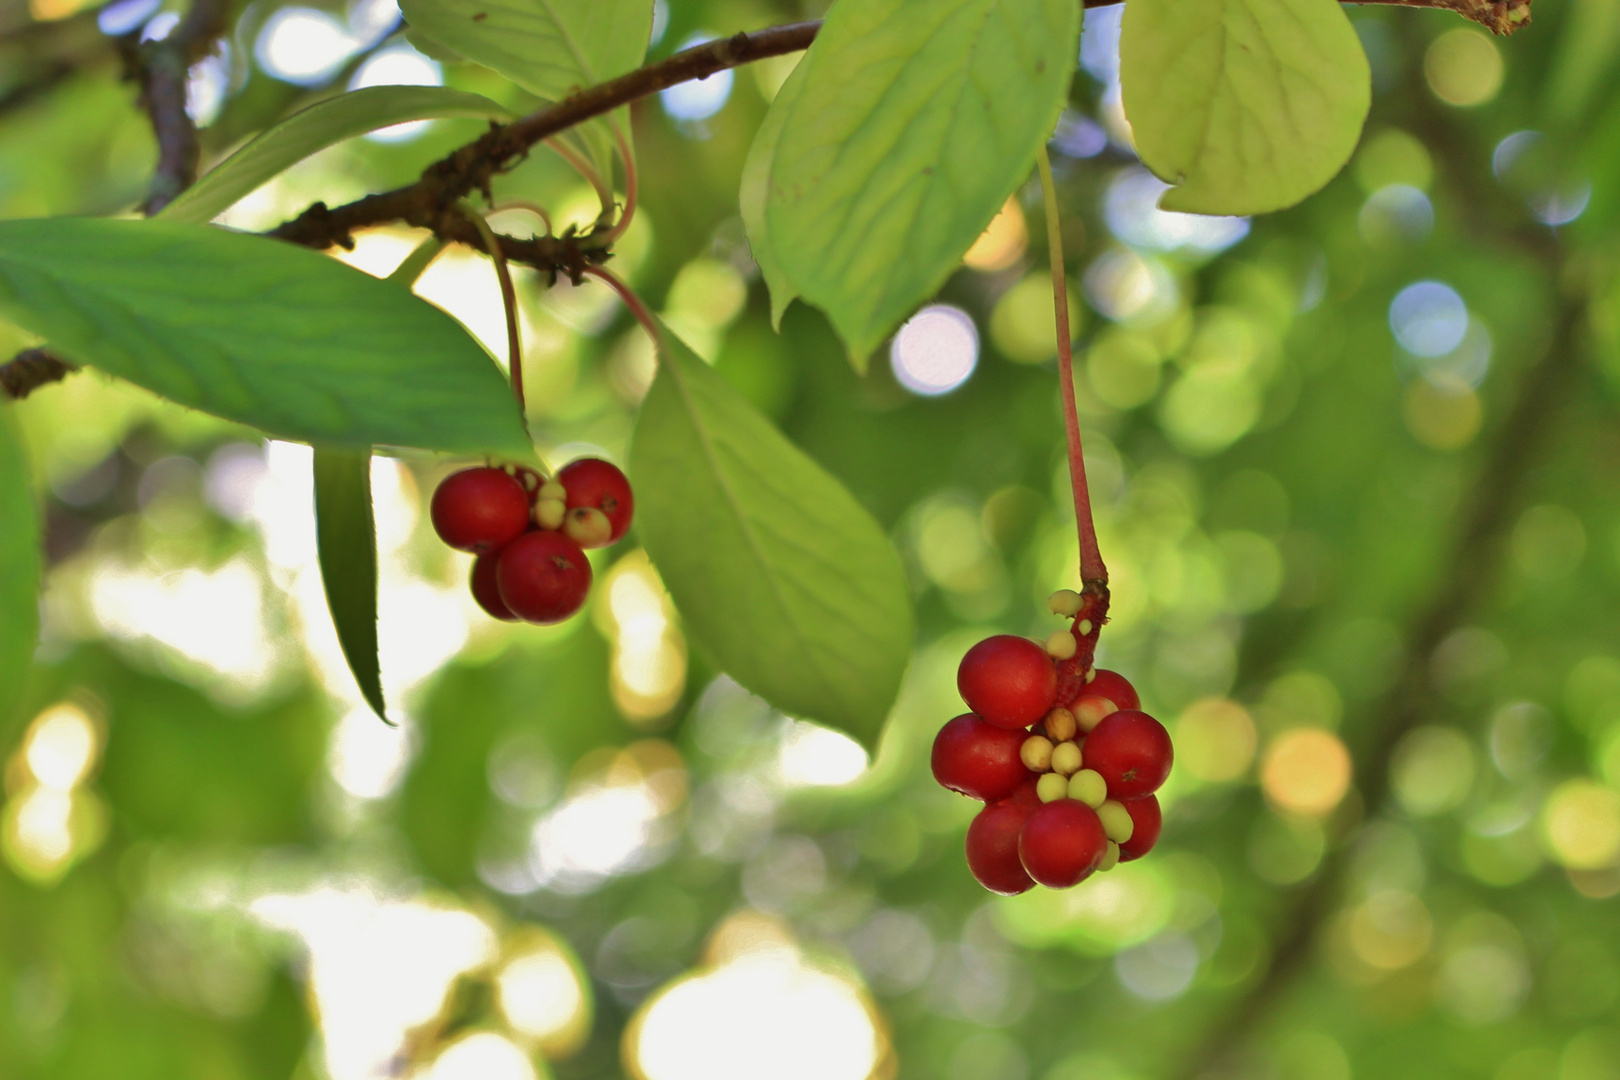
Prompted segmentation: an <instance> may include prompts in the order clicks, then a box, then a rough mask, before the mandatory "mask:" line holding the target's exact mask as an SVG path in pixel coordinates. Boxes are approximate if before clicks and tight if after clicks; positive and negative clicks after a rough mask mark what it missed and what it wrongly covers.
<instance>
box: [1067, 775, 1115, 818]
mask: <svg viewBox="0 0 1620 1080" xmlns="http://www.w3.org/2000/svg"><path fill="white" fill-rule="evenodd" d="M1069 798H1071V799H1074V800H1076V801H1077V802H1083V803H1085V804H1086V805H1087V806H1089V807H1091V808H1092V809H1093V810H1095V809H1097V807H1099V806H1101V805H1102V804H1103V803H1105V802H1107V801H1108V781H1106V780H1104V779H1103V778H1102V773H1100V772H1097V771H1096V770H1095V769H1081V770H1080V771H1079V772H1077V773H1075V774H1074V775H1073V776H1071V777H1069Z"/></svg>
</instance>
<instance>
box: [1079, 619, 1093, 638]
mask: <svg viewBox="0 0 1620 1080" xmlns="http://www.w3.org/2000/svg"><path fill="white" fill-rule="evenodd" d="M1075 629H1077V630H1079V631H1080V636H1081V637H1085V636H1086V635H1087V634H1089V633H1091V620H1090V619H1081V620H1080V623H1079V625H1078V626H1076V627H1075Z"/></svg>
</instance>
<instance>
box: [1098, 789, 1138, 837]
mask: <svg viewBox="0 0 1620 1080" xmlns="http://www.w3.org/2000/svg"><path fill="white" fill-rule="evenodd" d="M1097 817H1099V818H1100V819H1102V827H1103V832H1105V833H1107V834H1108V839H1110V840H1112V841H1113V842H1114V843H1116V844H1123V843H1125V842H1126V841H1127V840H1129V839H1130V838H1131V834H1132V833H1134V832H1135V831H1136V822H1135V821H1133V820H1131V812H1130V811H1129V810H1127V809H1125V806H1124V804H1122V803H1117V802H1115V801H1114V800H1113V799H1109V800H1108V801H1107V802H1105V803H1103V804H1102V805H1101V806H1099V807H1097Z"/></svg>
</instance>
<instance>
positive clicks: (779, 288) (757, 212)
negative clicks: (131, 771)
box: [737, 55, 810, 330]
mask: <svg viewBox="0 0 1620 1080" xmlns="http://www.w3.org/2000/svg"><path fill="white" fill-rule="evenodd" d="M809 74H810V57H809V56H808V55H806V56H804V57H803V58H801V59H800V60H799V63H798V65H797V66H796V67H794V69H793V72H792V74H790V75H789V76H788V77H787V81H786V82H784V83H783V84H782V86H781V88H780V89H778V90H777V91H776V98H775V100H773V101H772V103H771V108H770V109H769V111H767V112H766V113H765V119H764V120H762V121H760V124H759V130H758V131H756V132H755V133H754V141H753V144H752V145H751V146H749V148H748V158H747V160H745V161H744V162H743V171H742V185H741V188H740V190H739V191H738V194H737V203H738V206H739V208H740V209H741V211H742V219H743V228H744V229H745V230H747V233H748V248H749V251H750V253H751V254H752V255H753V257H754V262H755V263H756V264H757V265H758V266H759V271H760V273H761V274H763V275H764V277H765V287H766V289H767V291H769V293H770V295H771V325H772V326H773V327H775V328H776V329H777V330H780V329H781V328H782V313H783V312H784V311H786V310H787V306H788V305H789V304H791V303H793V301H794V299H795V298H797V296H798V295H799V294H798V290H797V289H795V288H794V287H793V283H792V282H791V281H789V280H788V279H787V275H786V274H784V273H783V272H782V268H781V266H780V264H778V262H777V261H776V251H775V250H774V249H773V248H772V247H771V235H770V224H769V222H768V220H767V218H766V215H765V200H766V193H767V192H769V191H770V184H771V168H772V166H773V165H774V164H775V160H776V148H777V146H778V145H779V144H780V143H781V141H782V125H783V123H784V121H786V119H787V116H788V113H789V112H790V111H792V108H793V102H794V101H796V100H798V96H799V92H800V91H801V90H802V89H803V88H804V81H805V79H807V78H809Z"/></svg>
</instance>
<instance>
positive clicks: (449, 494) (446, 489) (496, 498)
mask: <svg viewBox="0 0 1620 1080" xmlns="http://www.w3.org/2000/svg"><path fill="white" fill-rule="evenodd" d="M430 514H431V516H432V518H433V529H434V531H435V532H437V533H438V534H439V539H441V540H443V541H444V542H445V543H446V544H449V545H450V546H451V547H453V548H455V549H456V550H457V551H470V552H472V553H474V554H475V555H482V554H484V553H486V552H490V551H499V550H500V549H501V548H502V547H504V546H506V545H507V544H508V543H510V542H511V541H513V540H515V539H517V538H518V537H519V536H521V535H522V534H523V531H524V530H525V529H527V528H528V527H529V497H528V495H527V494H526V493H525V492H524V490H523V485H522V484H520V483H518V482H517V481H516V480H514V479H512V477H511V476H509V475H508V474H506V473H504V472H502V471H501V470H500V469H493V468H489V467H487V466H485V467H482V468H477V469H462V470H461V471H460V472H458V473H452V474H451V475H450V476H447V477H445V479H444V482H443V483H441V484H440V485H439V486H438V488H437V490H435V491H434V492H433V503H432V507H431V509H430Z"/></svg>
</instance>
